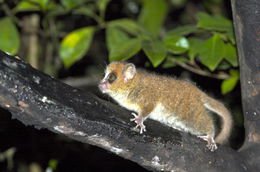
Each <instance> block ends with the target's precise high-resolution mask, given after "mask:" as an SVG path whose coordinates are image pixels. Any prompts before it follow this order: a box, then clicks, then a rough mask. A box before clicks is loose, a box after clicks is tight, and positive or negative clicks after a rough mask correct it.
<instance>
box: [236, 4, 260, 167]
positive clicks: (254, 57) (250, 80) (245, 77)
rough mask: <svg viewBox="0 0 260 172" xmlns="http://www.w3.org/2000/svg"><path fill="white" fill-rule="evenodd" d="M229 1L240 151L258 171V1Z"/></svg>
mask: <svg viewBox="0 0 260 172" xmlns="http://www.w3.org/2000/svg"><path fill="white" fill-rule="evenodd" d="M231 2H232V11H233V18H234V26H235V32H236V40H237V46H238V53H239V62H240V74H241V77H240V79H241V88H242V90H241V91H242V103H243V112H244V119H245V133H246V135H245V136H246V138H245V143H244V145H243V147H242V149H241V151H240V153H241V154H244V156H245V157H247V158H248V162H250V164H251V165H252V166H255V169H258V171H260V167H259V166H260V165H259V162H260V156H259V155H260V1H259V0H246V1H245V0H232V1H231Z"/></svg>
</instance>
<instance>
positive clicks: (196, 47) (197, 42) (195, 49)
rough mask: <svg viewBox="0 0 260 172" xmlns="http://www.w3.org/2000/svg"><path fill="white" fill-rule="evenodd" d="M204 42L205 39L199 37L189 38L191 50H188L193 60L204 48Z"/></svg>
mask: <svg viewBox="0 0 260 172" xmlns="http://www.w3.org/2000/svg"><path fill="white" fill-rule="evenodd" d="M203 43H204V40H202V39H198V38H190V39H189V45H190V48H189V52H188V56H189V58H190V59H191V60H193V59H194V58H195V57H196V55H198V54H199V53H200V52H201V51H202V49H203Z"/></svg>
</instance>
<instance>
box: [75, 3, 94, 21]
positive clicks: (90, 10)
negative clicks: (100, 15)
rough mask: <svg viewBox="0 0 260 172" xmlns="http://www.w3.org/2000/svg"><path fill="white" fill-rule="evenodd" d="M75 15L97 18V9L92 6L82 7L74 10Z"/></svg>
mask: <svg viewBox="0 0 260 172" xmlns="http://www.w3.org/2000/svg"><path fill="white" fill-rule="evenodd" d="M74 13H75V14H81V15H86V16H88V17H93V18H95V17H96V14H95V8H94V6H92V5H88V6H82V7H79V8H77V9H75V10H74Z"/></svg>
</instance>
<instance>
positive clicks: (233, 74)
mask: <svg viewBox="0 0 260 172" xmlns="http://www.w3.org/2000/svg"><path fill="white" fill-rule="evenodd" d="M238 80H239V72H238V70H230V77H229V78H228V79H225V80H224V81H223V82H222V84H221V93H222V94H227V93H229V92H230V91H232V90H233V89H234V88H235V86H236V84H237V82H238Z"/></svg>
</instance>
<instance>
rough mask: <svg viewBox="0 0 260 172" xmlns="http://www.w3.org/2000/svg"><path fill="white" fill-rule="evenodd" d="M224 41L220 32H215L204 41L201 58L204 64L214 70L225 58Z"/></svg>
mask: <svg viewBox="0 0 260 172" xmlns="http://www.w3.org/2000/svg"><path fill="white" fill-rule="evenodd" d="M224 46H225V45H224V42H223V40H222V39H221V37H220V35H219V34H214V35H213V36H212V37H210V38H209V39H208V40H207V41H205V42H204V43H203V46H202V48H201V49H200V53H199V54H200V56H199V59H200V61H201V63H202V64H204V65H205V66H207V67H208V68H209V69H210V70H211V71H214V70H215V69H216V67H217V66H218V64H219V63H220V62H221V61H222V60H223V54H224Z"/></svg>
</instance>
